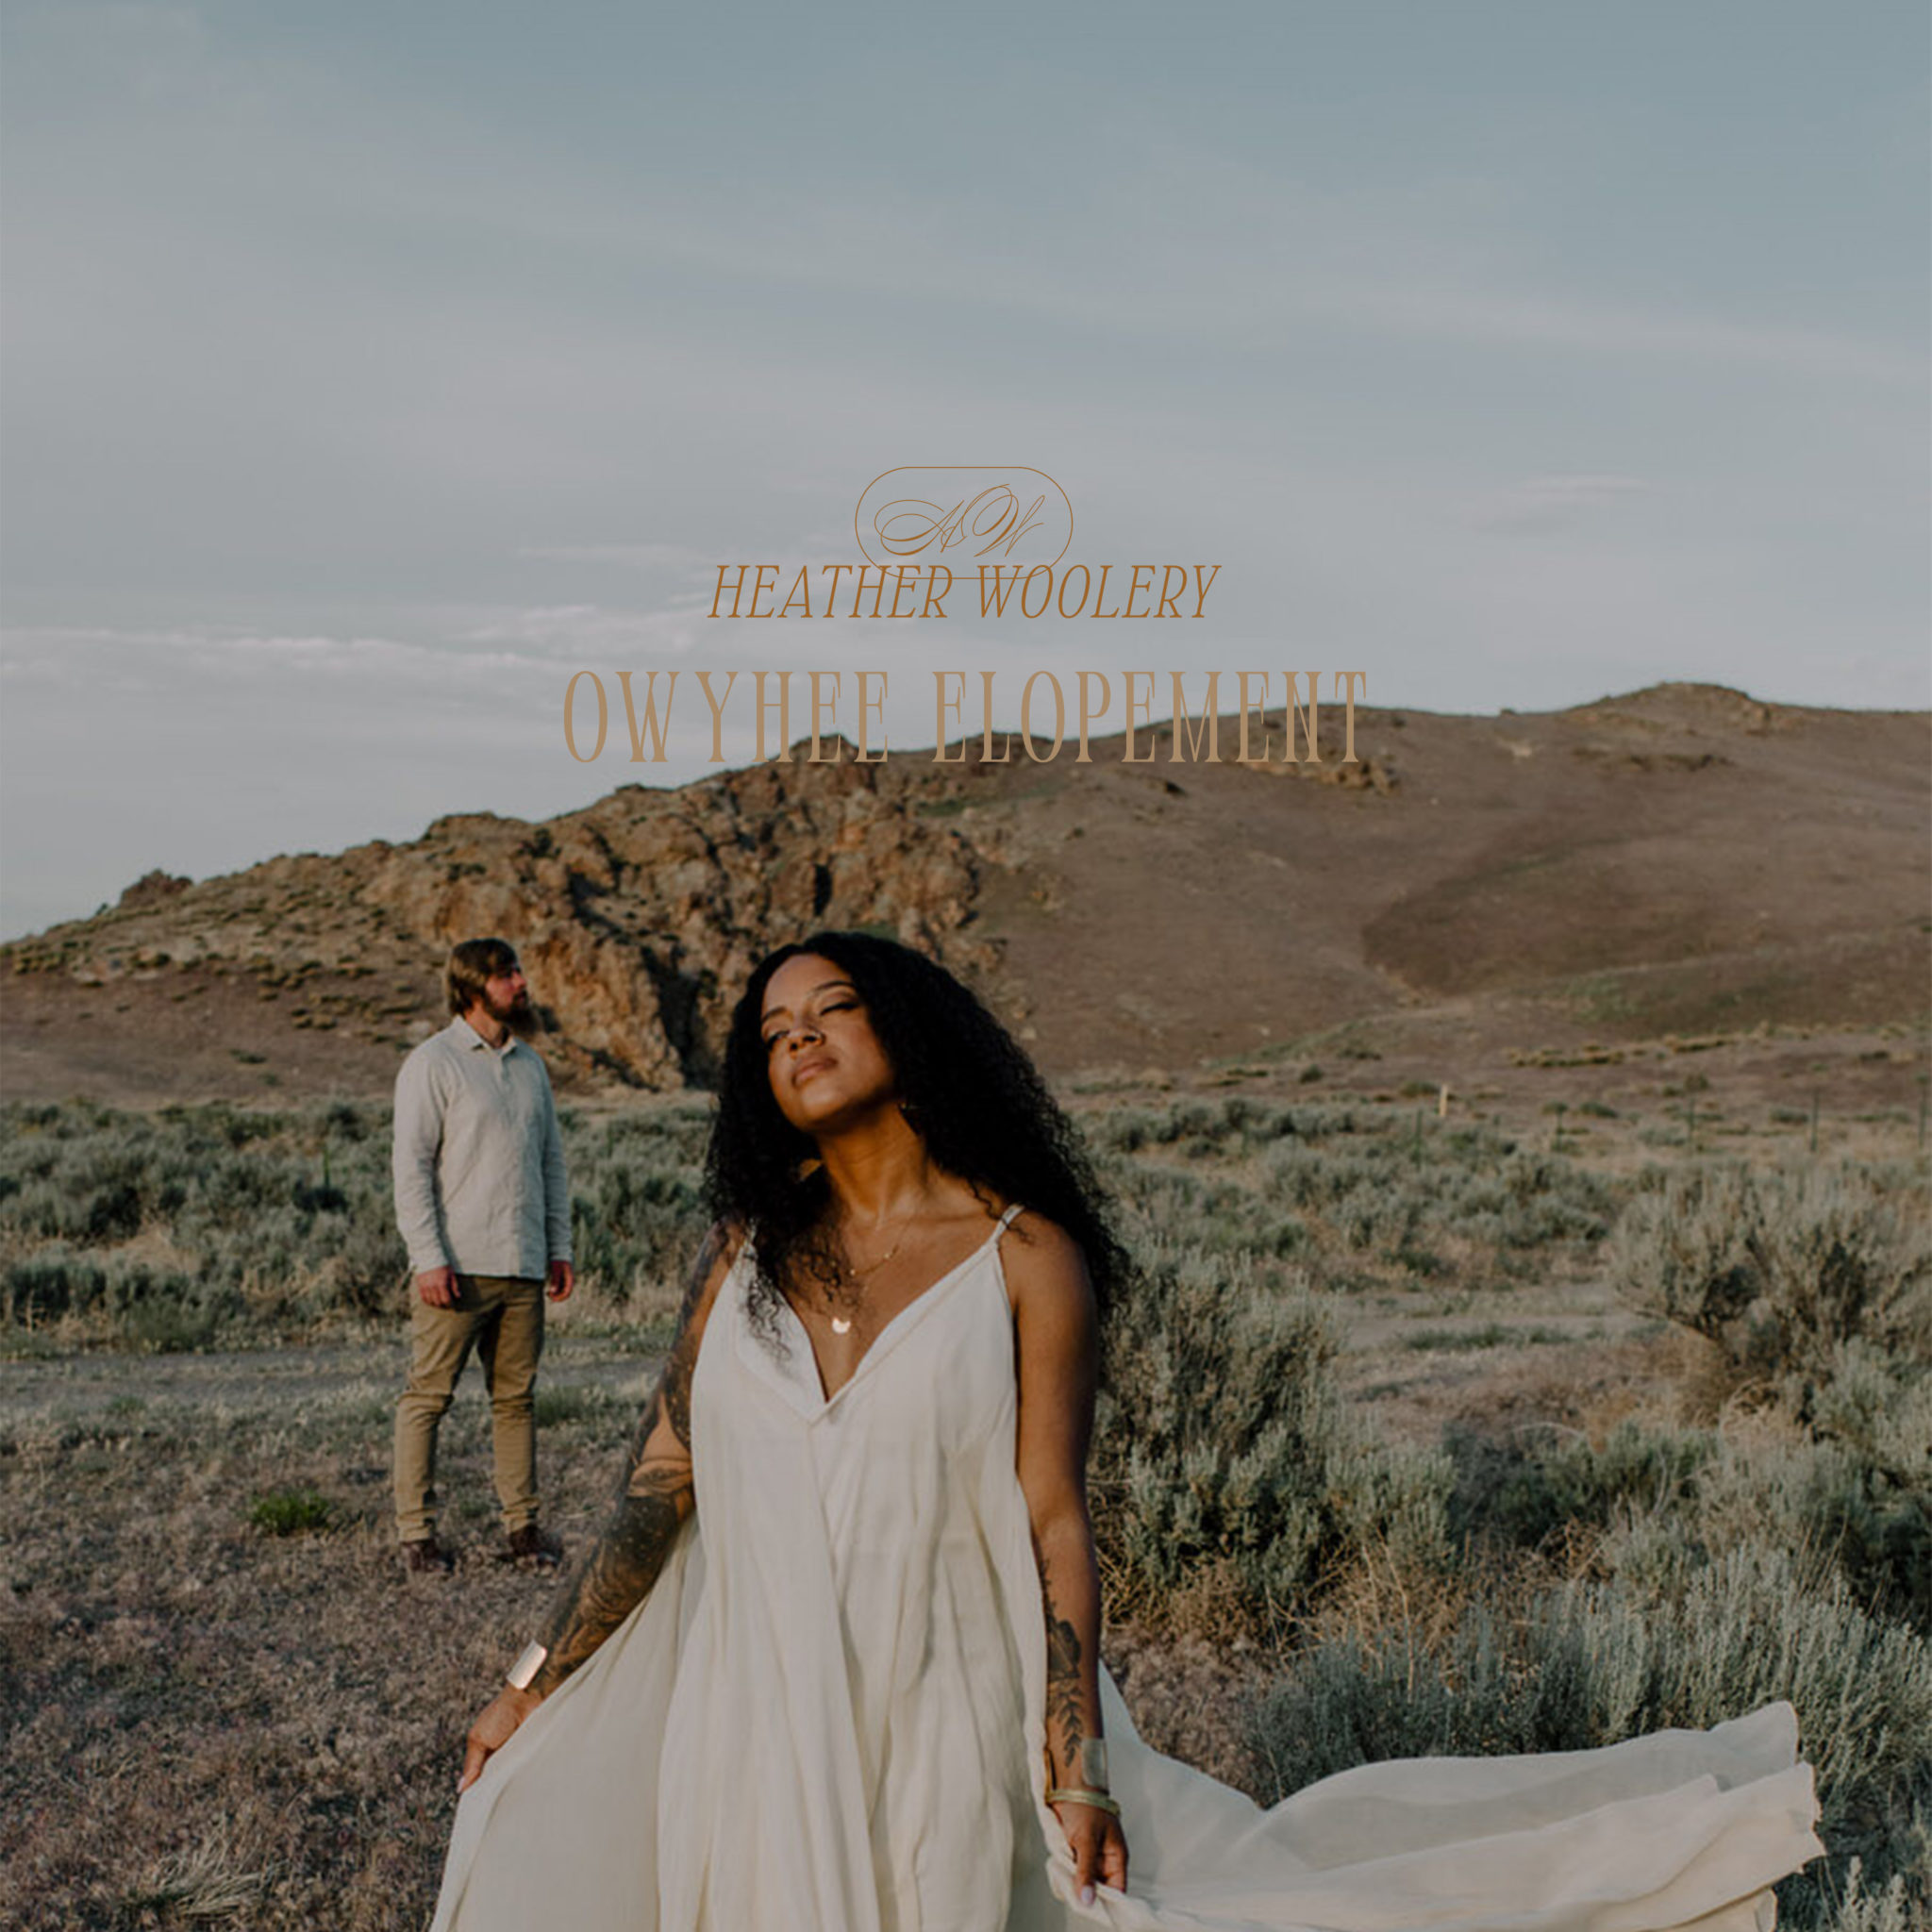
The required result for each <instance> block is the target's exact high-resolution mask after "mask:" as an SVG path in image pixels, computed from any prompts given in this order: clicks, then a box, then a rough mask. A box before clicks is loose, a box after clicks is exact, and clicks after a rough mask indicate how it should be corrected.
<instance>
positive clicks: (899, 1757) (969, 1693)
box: [435, 933, 1822, 1932]
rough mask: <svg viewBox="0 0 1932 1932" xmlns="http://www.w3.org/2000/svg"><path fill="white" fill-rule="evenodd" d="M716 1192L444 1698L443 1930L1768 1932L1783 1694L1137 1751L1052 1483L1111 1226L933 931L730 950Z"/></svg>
mask: <svg viewBox="0 0 1932 1932" xmlns="http://www.w3.org/2000/svg"><path fill="white" fill-rule="evenodd" d="M709 1184H710V1192H711V1196H712V1200H713V1203H714V1206H715V1207H716V1208H717V1209H718V1211H719V1220H718V1223H717V1224H716V1225H715V1226H714V1227H713V1229H712V1231H711V1234H710V1236H709V1237H708V1240H707V1241H706V1243H705V1246H704V1248H703V1251H702V1252H701V1254H700V1255H699V1257H698V1259H697V1262H696V1264H695V1266H694V1267H693V1269H692V1271H691V1280H690V1284H689V1288H688V1291H687V1294H686V1297H685V1302H684V1307H683V1309H682V1312H681V1315H680V1320H679V1327H678V1334H677V1339H676V1341H675V1345H674V1347H673V1349H672V1352H671V1355H670V1357H669V1359H668V1360H667V1362H666V1364H665V1367H664V1370H663V1373H662V1374H661V1376H660V1377H659V1380H658V1387H657V1389H656V1391H654V1393H653V1395H652V1398H651V1401H650V1403H649V1405H648V1407H646V1409H645V1412H644V1415H643V1418H642V1420H641V1423H640V1424H639V1428H638V1431H637V1434H636V1436H635V1438H634V1441H633V1443H632V1447H631V1451H630V1455H629V1457H628V1459H627V1462H626V1466H625V1481H624V1486H623V1490H622V1492H621V1494H620V1497H619V1499H618V1503H617V1507H616V1508H615V1510H614V1512H613V1514H612V1516H611V1519H610V1521H609V1524H608V1527H607V1528H606V1529H605V1531H604V1533H603V1535H602V1537H601V1538H600V1539H599V1541H597V1543H596V1544H595V1545H594V1546H593V1547H592V1548H591V1551H590V1552H589V1553H588V1555H587V1556H586V1557H585V1558H584V1559H583V1561H582V1562H581V1563H579V1564H578V1566H577V1567H576V1569H575V1572H574V1573H573V1574H572V1575H571V1576H570V1577H569V1579H568V1580H567V1581H566V1582H565V1584H564V1585H563V1586H562V1588H561V1589H560V1591H559V1593H558V1598H557V1600H556V1602H555V1604H554V1605H553V1606H552V1608H551V1610H550V1613H549V1615H548V1616H547V1618H546V1619H545V1621H544V1624H543V1625H542V1627H541V1630H539V1631H538V1632H537V1633H536V1636H535V1641H533V1642H532V1643H531V1644H530V1645H529V1647H528V1648H527V1649H526V1651H525V1654H524V1656H523V1657H520V1658H519V1660H518V1662H517V1664H516V1666H515V1667H514V1668H513V1669H512V1671H511V1674H510V1681H509V1683H508V1685H506V1687H505V1688H504V1689H503V1690H502V1691H499V1693H498V1694H497V1695H496V1696H495V1697H494V1698H493V1699H492V1701H491V1703H490V1704H489V1705H488V1707H486V1708H485V1709H484V1710H483V1712H482V1713H481V1715H480V1716H479V1717H478V1718H477V1719H476V1721H475V1725H474V1726H473V1728H472V1730H471V1732H470V1736H469V1740H468V1750H467V1756H466V1759H465V1763H464V1768H463V1774H462V1789H463V1790H464V1793H465V1795H464V1797H463V1799H462V1801H461V1803H460V1804H459V1806H458V1816H457V1824H456V1829H455V1832H454V1834H453V1837H452V1840H451V1847H450V1855H449V1859H448V1864H447V1867H446V1870H445V1873H444V1879H443V1887H442V1894H441V1901H440V1904H439V1907H438V1910H437V1916H436V1922H435V1932H525V1928H533V1927H537V1926H548V1925H552V1924H557V1925H562V1926H567V1927H570V1928H572V1932H1049V1928H1052V1932H1059V1928H1063V1927H1071V1926H1074V1925H1075V1924H1106V1925H1110V1926H1114V1927H1118V1928H1122V1932H1183V1928H1186V1932H1251V1928H1256V1932H1258V1928H1263V1927H1268V1928H1290V1927H1314V1928H1324V1932H1421V1928H1424V1927H1427V1928H1431V1932H1452V1928H1453V1932H1502V1928H1505V1927H1507V1928H1510V1932H1662V1928H1670V1927H1679V1926H1690V1925H1691V1924H1695V1925H1697V1926H1698V1927H1699V1928H1702V1932H1720V1928H1724V1932H1729V1928H1738V1932H1743V1928H1747V1927H1748V1928H1752V1932H1762V1928H1763V1927H1766V1926H1768V1925H1769V1924H1770V1923H1771V1920H1770V1913H1771V1910H1772V1901H1771V1895H1770V1892H1769V1890H1768V1888H1769V1887H1770V1886H1771V1884H1772V1883H1774V1881H1775V1880H1776V1879H1778V1878H1779V1877H1782V1876H1784V1875H1785V1874H1788V1873H1790V1872H1792V1871H1794V1870H1796V1869H1797V1867H1798V1866H1799V1865H1801V1864H1802V1863H1803V1862H1804V1861H1805V1860H1806V1859H1807V1858H1808V1857H1812V1856H1814V1855H1816V1854H1817V1853H1818V1852H1819V1851H1820V1850H1821V1849H1822V1847H1821V1846H1820V1845H1819V1843H1818V1841H1817V1840H1816V1838H1815V1837H1814V1836H1813V1834H1812V1830H1811V1826H1812V1823H1813V1820H1814V1818H1815V1815H1816V1807H1815V1803H1814V1800H1813V1796H1812V1790H1811V1779H1810V1773H1809V1770H1808V1767H1807V1766H1805V1765H1803V1764H1799V1763H1796V1762H1795V1761H1794V1758H1795V1726H1794V1724H1793V1721H1792V1718H1791V1713H1790V1707H1788V1706H1772V1707H1768V1708H1766V1709H1765V1710H1762V1711H1759V1712H1757V1713H1754V1714H1752V1715H1750V1716H1746V1717H1742V1718H1740V1719H1738V1720H1736V1721H1735V1722H1733V1723H1731V1724H1723V1725H1719V1726H1718V1727H1717V1728H1716V1729H1714V1730H1711V1731H1708V1732H1662V1733H1657V1734H1654V1735H1652V1736H1650V1737H1646V1738H1641V1739H1636V1740H1630V1741H1629V1742H1627V1743H1624V1744H1620V1745H1616V1746H1612V1747H1610V1748H1608V1749H1607V1750H1602V1751H1591V1752H1577V1753H1568V1754H1561V1755H1551V1756H1543V1757H1516V1758H1494V1759H1472V1760H1447V1759H1424V1760H1413V1761H1407V1762H1402V1763H1393V1764H1383V1765H1369V1766H1363V1767H1361V1768H1360V1769H1358V1770H1357V1771H1354V1772H1350V1773H1345V1774H1342V1775H1341V1776H1339V1777H1335V1778H1330V1779H1327V1780H1324V1782H1323V1783H1321V1784H1319V1785H1316V1786H1313V1787H1310V1788H1309V1789H1308V1790H1304V1791H1301V1792H1298V1793H1296V1794H1295V1795H1294V1796H1293V1797H1291V1798H1289V1799H1287V1800H1285V1801H1284V1802H1283V1803H1282V1804H1280V1805H1278V1806H1275V1807H1274V1808H1273V1809H1271V1810H1267V1811H1263V1810H1261V1809H1259V1808H1258V1807H1256V1806H1255V1805H1254V1804H1253V1803H1252V1802H1251V1801H1250V1800H1249V1799H1247V1798H1246V1797H1244V1796H1243V1795H1242V1794H1241V1793H1240V1792H1238V1791H1234V1790H1230V1789H1228V1788H1227V1787H1225V1786H1223V1785H1220V1784H1217V1783H1216V1782H1214V1781H1213V1780H1212V1779H1210V1778H1208V1777H1206V1776H1204V1775H1202V1774H1199V1773H1197V1772H1194V1771H1191V1770H1190V1769H1189V1768H1188V1767H1186V1766H1184V1765H1181V1764H1179V1763H1177V1762H1176V1761H1174V1760H1173V1759H1171V1758H1165V1757H1160V1756H1158V1754H1156V1753H1155V1752H1153V1751H1151V1750H1149V1749H1148V1748H1147V1747H1146V1746H1145V1745H1143V1744H1141V1741H1140V1740H1139V1739H1138V1738H1137V1737H1136V1736H1135V1735H1134V1732H1133V1728H1132V1725H1131V1724H1130V1723H1129V1722H1128V1719H1127V1714H1126V1712H1125V1710H1124V1707H1123V1706H1122V1704H1121V1701H1120V1697H1119V1694H1118V1692H1117V1691H1116V1689H1115V1687H1114V1685H1113V1683H1112V1681H1111V1679H1110V1678H1109V1677H1108V1674H1107V1672H1106V1670H1105V1669H1104V1667H1103V1666H1102V1665H1101V1662H1100V1656H1099V1634H1100V1592H1099V1586H1098V1579H1097V1574H1096V1571H1095V1565H1094V1557H1093V1541H1092V1532H1091V1522H1090V1519H1089V1515H1088V1508H1087V1499H1086V1492H1085V1486H1084V1477H1083V1472H1084V1467H1085V1461H1086V1454H1087V1445H1088V1439H1089V1435H1090V1432H1091V1419H1092V1410H1093V1396H1094V1388H1095V1381H1096V1374H1097V1365H1098V1360H1099V1346H1098V1338H1099V1333H1100V1324H1101V1323H1102V1322H1103V1321H1104V1319H1105V1315H1106V1308H1107V1303H1108V1293H1109V1291H1110V1290H1111V1289H1112V1287H1113V1286H1114V1284H1115V1283H1116V1282H1117V1281H1118V1280H1119V1279H1120V1277H1121V1274H1122V1272H1123V1270H1124V1266H1125V1261H1124V1256H1123V1254H1122V1252H1121V1249H1120V1247H1119V1245H1118V1243H1117V1242H1116V1241H1115V1239H1114V1237H1113V1235H1112V1233H1111V1232H1110V1229H1109V1226H1108V1215H1107V1212H1106V1208H1105V1205H1104V1202H1103V1200H1102V1197H1101V1194H1100V1192H1099V1190H1098V1188H1097V1187H1096V1185H1095V1183H1094V1180H1093V1177H1092V1174H1091V1170H1090V1169H1089V1167H1088V1166H1087V1163H1086V1161H1085V1159H1084V1158H1083V1157H1082V1155H1081V1154H1080V1152H1079V1150H1078V1143H1077V1141H1076V1138H1075V1137H1074V1133H1073V1131H1072V1129H1071V1127H1070V1126H1069V1124H1068V1123H1067V1121H1066V1119H1065V1118H1064V1116H1063V1115H1062V1114H1061V1113H1060V1111H1059V1109H1058V1107H1057V1106H1056V1105H1055V1103H1054V1102H1053V1100H1052V1098H1051V1096H1050V1095H1049V1094H1048V1093H1047V1091H1046V1090H1045V1088H1044V1085H1043V1084H1042V1082H1041V1079H1040V1077H1039V1075H1038V1074H1037V1073H1036V1072H1035V1070H1034V1069H1033V1067H1032V1065H1031V1063H1030V1062H1029V1061H1028V1060H1027V1059H1026V1058H1025V1056H1024V1054H1023V1053H1022V1052H1021V1050H1020V1049H1019V1047H1018V1046H1016V1045H1015V1044H1014V1042H1013V1041H1012V1040H1011V1039H1010V1037H1009V1036H1008V1034H1007V1033H1006V1032H1005V1031H1004V1029H1002V1028H1001V1027H1000V1026H999V1025H998V1024H997V1023H996V1022H995V1021H994V1020H992V1019H991V1016H990V1015H989V1014H988V1013H987V1012H986V1011H985V1009H984V1008H981V1007H980V1006H979V1004H978V1003H977V1002H976V1001H975V1000H974V998H973V996H972V995H971V994H970V993H969V992H967V991H966V990H965V989H964V988H962V987H961V986H960V985H959V984H958V981H956V980H954V979H953V978H952V977H951V976H950V975H949V974H946V973H944V972H943V971H942V970H941V968H939V967H938V966H936V965H934V964H932V963H931V962H930V961H928V960H926V959H924V958H923V957H922V956H920V955H918V954H916V953H913V952H911V951H910V950H908V949H907V948H905V947H902V946H898V945H895V944H893V943H892V942H891V941H883V940H878V939H874V938H872V937H869V936H866V935H860V934H849V933H848V934H830V933H827V934H820V935H817V936H815V937H814V938H812V939H811V940H809V941H805V942H803V943H802V944H801V945H798V946H792V947H787V948H784V949H781V950H780V951H779V952H778V953H775V954H774V955H773V956H772V957H771V958H768V959H767V960H765V961H764V962H763V963H762V964H761V965H760V966H759V967H758V970H757V971H756V972H755V973H754V974H753V975H752V978H751V981H750V983H749V986H748V987H747V990H746V992H745V995H744V997H743V999H742V1000H741V1003H740V1005H739V1007H738V1008H737V1010H736V1013H735V1015H734V1019H733V1023H732V1028H731V1033H730V1038H729V1041H728V1042H727V1047H726V1055H725V1066H724V1079H723V1083H722V1089H721V1093H720V1105H719V1114H718V1120H717V1124H716V1127H715V1129H714V1132H713V1138H712V1145H711V1151H710V1158H709ZM1109 1758H1110V1759H1111V1762H1109ZM1130 1849H1131V1859H1130Z"/></svg>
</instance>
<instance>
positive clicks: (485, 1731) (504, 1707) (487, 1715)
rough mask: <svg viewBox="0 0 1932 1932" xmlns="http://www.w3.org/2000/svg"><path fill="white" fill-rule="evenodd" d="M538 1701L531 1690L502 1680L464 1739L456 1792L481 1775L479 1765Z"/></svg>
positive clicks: (493, 1752) (506, 1739) (499, 1745)
mask: <svg viewBox="0 0 1932 1932" xmlns="http://www.w3.org/2000/svg"><path fill="white" fill-rule="evenodd" d="M542 1702H543V1700H542V1699H541V1697H539V1696H538V1695H537V1693H536V1692H535V1691H519V1690H517V1689H516V1687H515V1686H514V1685H511V1684H506V1685H505V1686H504V1687H503V1689H502V1690H501V1691H498V1692H497V1693H496V1695H495V1696H494V1697H492V1698H491V1700H490V1702H489V1703H488V1704H486V1705H485V1706H484V1707H483V1708H482V1710H481V1711H480V1712H479V1713H478V1714H477V1717H476V1722H475V1724H472V1725H471V1726H470V1735H469V1737H468V1738H467V1739H466V1740H464V1741H465V1747H466V1748H465V1749H464V1752H463V1774H462V1776H461V1777H460V1778H458V1780H457V1791H458V1795H460V1794H461V1793H462V1792H464V1791H467V1790H469V1789H470V1787H471V1786H472V1785H473V1784H475V1782H476V1780H477V1779H478V1778H479V1777H480V1776H482V1774H483V1767H484V1766H485V1765H486V1764H488V1763H489V1762H490V1759H491V1757H492V1756H493V1755H494V1754H495V1753H496V1752H498V1751H501V1750H502V1749H503V1747H504V1746H505V1745H506V1744H508V1742H509V1740H510V1739H511V1738H513V1737H514V1736H515V1735H516V1730H517V1726H518V1725H519V1724H522V1723H523V1721H524V1720H525V1718H526V1717H528V1716H529V1714H530V1713H531V1712H532V1711H533V1710H535V1709H536V1707H538V1706H539V1705H540V1704H541V1703H542Z"/></svg>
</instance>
